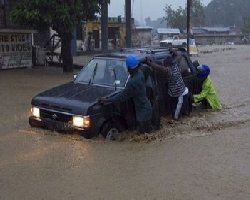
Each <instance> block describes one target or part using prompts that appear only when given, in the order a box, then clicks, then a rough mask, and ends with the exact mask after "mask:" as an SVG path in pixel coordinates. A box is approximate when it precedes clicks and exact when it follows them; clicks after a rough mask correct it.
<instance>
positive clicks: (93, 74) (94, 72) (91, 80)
mask: <svg viewBox="0 0 250 200" xmlns="http://www.w3.org/2000/svg"><path fill="white" fill-rule="evenodd" d="M97 66H98V63H96V64H95V68H94V71H93V73H92V75H91V78H90V79H89V85H90V83H91V82H93V80H94V78H95V75H96V70H97Z"/></svg>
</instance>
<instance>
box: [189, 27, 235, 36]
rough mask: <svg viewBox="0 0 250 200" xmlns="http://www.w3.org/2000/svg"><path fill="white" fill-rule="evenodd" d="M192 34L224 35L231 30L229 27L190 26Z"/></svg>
mask: <svg viewBox="0 0 250 200" xmlns="http://www.w3.org/2000/svg"><path fill="white" fill-rule="evenodd" d="M192 32H193V34H194V35H204V34H213V35H214V34H216V35H219V34H220V35H224V34H230V33H231V32H232V30H231V28H230V27H192Z"/></svg>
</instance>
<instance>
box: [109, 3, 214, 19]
mask: <svg viewBox="0 0 250 200" xmlns="http://www.w3.org/2000/svg"><path fill="white" fill-rule="evenodd" d="M131 2H132V16H133V17H134V18H135V19H136V20H137V21H139V22H140V23H143V22H144V19H145V18H147V17H150V18H151V19H152V20H155V19H157V18H161V17H163V16H164V15H165V13H164V8H165V6H166V4H169V5H172V7H173V8H174V9H175V8H178V7H179V6H181V7H185V5H186V2H187V1H186V0H156V1H148V0H132V1H131ZM209 2H211V0H201V3H202V4H203V5H204V6H206V5H207V4H208V3H209ZM124 7H125V0H111V3H110V5H109V16H110V17H117V16H118V15H121V16H124V10H125V9H124Z"/></svg>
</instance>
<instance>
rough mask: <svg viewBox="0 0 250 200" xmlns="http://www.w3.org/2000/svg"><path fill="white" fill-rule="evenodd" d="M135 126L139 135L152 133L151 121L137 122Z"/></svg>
mask: <svg viewBox="0 0 250 200" xmlns="http://www.w3.org/2000/svg"><path fill="white" fill-rule="evenodd" d="M137 125H138V131H139V133H140V134H144V133H151V131H152V126H151V120H148V121H140V122H137Z"/></svg>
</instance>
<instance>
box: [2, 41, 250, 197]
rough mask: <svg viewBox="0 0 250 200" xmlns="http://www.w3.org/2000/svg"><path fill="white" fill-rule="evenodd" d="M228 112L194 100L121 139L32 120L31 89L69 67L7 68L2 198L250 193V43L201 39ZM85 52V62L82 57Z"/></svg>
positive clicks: (59, 79)
mask: <svg viewBox="0 0 250 200" xmlns="http://www.w3.org/2000/svg"><path fill="white" fill-rule="evenodd" d="M200 51H202V54H200V55H199V57H193V58H192V59H197V60H199V61H200V63H204V64H208V65H209V66H210V68H211V78H212V80H213V81H214V84H215V86H216V88H217V91H218V94H219V97H220V99H221V101H222V103H223V110H222V111H221V112H211V111H207V110H195V111H194V112H193V113H192V114H191V116H190V117H187V118H183V119H182V120H181V121H179V122H174V121H172V120H171V119H169V118H164V119H162V124H163V128H162V129H161V130H159V131H157V132H155V133H153V134H151V135H145V136H135V134H133V132H132V133H131V132H129V133H126V135H125V136H124V137H123V139H122V140H120V141H105V140H104V139H103V138H102V137H99V138H96V139H93V140H86V139H84V138H81V137H79V136H77V135H62V134H59V133H56V132H51V131H47V130H41V129H36V128H31V127H30V126H29V125H28V116H29V112H30V111H29V110H30V101H31V98H32V97H33V96H34V95H36V94H37V93H38V92H41V91H43V90H45V89H49V88H51V87H53V86H56V85H59V84H61V83H64V82H67V81H70V80H72V76H73V75H72V74H63V73H62V71H61V69H60V68H53V67H38V68H34V69H16V70H7V71H0V110H1V116H0V199H1V200H2V199H3V200H5V199H11V200H12V199H18V200H19V199H27V200H33V199H60V200H61V199H87V200H88V199H90V200H95V199H129V200H131V199H149V200H151V199H157V200H158V199H163V200H165V199H171V200H183V199H185V200H196V199H197V200H200V199H203V200H211V199H217V200H235V199H239V200H249V199H250V189H249V188H250V167H249V166H250V92H249V89H248V87H247V86H248V85H250V79H249V77H250V69H249V60H250V55H249V51H250V46H224V47H223V46H210V47H201V48H200ZM77 60H78V61H79V62H80V60H81V58H80V57H78V58H77Z"/></svg>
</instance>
